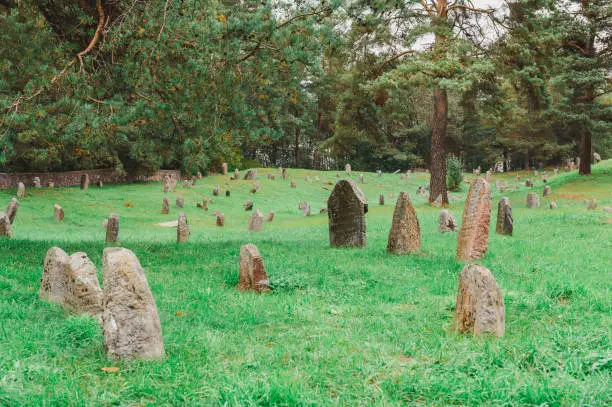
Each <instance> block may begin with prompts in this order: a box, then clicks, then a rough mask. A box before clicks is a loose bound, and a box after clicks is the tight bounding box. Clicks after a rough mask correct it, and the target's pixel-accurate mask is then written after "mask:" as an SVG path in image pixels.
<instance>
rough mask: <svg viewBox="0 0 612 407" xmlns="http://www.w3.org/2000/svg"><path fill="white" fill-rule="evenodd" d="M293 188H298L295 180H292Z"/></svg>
mask: <svg viewBox="0 0 612 407" xmlns="http://www.w3.org/2000/svg"><path fill="white" fill-rule="evenodd" d="M291 188H297V185H296V184H295V181H294V180H291Z"/></svg>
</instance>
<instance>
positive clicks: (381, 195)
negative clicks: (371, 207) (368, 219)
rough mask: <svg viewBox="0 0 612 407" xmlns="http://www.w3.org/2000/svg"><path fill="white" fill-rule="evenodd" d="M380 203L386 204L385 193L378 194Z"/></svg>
mask: <svg viewBox="0 0 612 407" xmlns="http://www.w3.org/2000/svg"><path fill="white" fill-rule="evenodd" d="M378 204H379V205H384V204H385V194H380V195H379V196H378Z"/></svg>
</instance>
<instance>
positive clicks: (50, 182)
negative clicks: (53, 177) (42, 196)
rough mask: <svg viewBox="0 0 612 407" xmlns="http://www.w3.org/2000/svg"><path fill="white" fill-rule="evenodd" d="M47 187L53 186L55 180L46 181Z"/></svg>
mask: <svg viewBox="0 0 612 407" xmlns="http://www.w3.org/2000/svg"><path fill="white" fill-rule="evenodd" d="M47 188H50V189H53V188H55V182H53V181H49V182H47Z"/></svg>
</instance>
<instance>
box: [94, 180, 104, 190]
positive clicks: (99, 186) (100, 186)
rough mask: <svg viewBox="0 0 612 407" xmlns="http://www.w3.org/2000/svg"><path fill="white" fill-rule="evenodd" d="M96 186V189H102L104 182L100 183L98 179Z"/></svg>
mask: <svg viewBox="0 0 612 407" xmlns="http://www.w3.org/2000/svg"><path fill="white" fill-rule="evenodd" d="M96 184H97V185H98V188H102V187H103V186H104V182H102V180H101V179H99V180H98V182H97V183H96Z"/></svg>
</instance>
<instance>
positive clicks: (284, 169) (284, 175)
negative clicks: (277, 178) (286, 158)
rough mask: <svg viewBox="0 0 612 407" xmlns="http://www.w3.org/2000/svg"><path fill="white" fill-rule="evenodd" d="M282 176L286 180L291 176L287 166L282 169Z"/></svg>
mask: <svg viewBox="0 0 612 407" xmlns="http://www.w3.org/2000/svg"><path fill="white" fill-rule="evenodd" d="M281 176H282V177H283V179H284V180H286V179H287V178H289V175H288V174H287V169H286V168H283V169H281Z"/></svg>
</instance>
